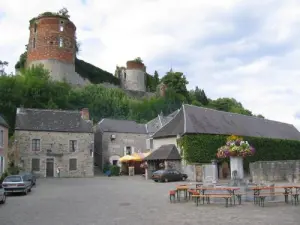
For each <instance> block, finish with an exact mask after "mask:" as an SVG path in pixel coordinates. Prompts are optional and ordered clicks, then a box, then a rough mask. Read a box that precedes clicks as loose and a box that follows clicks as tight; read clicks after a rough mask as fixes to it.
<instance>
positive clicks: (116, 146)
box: [95, 111, 178, 169]
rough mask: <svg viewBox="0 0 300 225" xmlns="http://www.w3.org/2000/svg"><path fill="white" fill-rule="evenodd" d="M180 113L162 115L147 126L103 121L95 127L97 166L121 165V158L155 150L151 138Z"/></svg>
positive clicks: (110, 120) (125, 121)
mask: <svg viewBox="0 0 300 225" xmlns="http://www.w3.org/2000/svg"><path fill="white" fill-rule="evenodd" d="M177 112H178V111H175V112H173V113H172V114H170V115H167V116H164V115H163V114H162V113H161V114H159V115H158V116H157V117H155V118H154V119H153V120H151V121H149V122H148V123H146V124H138V123H136V122H134V121H129V120H115V119H103V120H101V121H100V122H99V123H98V124H97V125H96V127H95V164H96V165H97V166H98V167H100V168H102V169H103V166H104V165H105V163H110V164H119V158H121V157H123V156H124V155H127V154H132V153H134V152H147V151H149V150H153V141H152V139H151V138H150V136H151V135H152V134H153V133H155V132H156V131H157V130H159V129H160V128H161V127H162V126H164V125H165V124H166V123H167V122H169V121H170V120H171V119H172V118H173V117H174V116H175V115H176V113H177Z"/></svg>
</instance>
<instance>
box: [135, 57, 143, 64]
mask: <svg viewBox="0 0 300 225" xmlns="http://www.w3.org/2000/svg"><path fill="white" fill-rule="evenodd" d="M133 61H135V62H137V63H143V60H142V59H141V57H136V58H135V59H134V60H133Z"/></svg>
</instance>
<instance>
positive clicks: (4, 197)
mask: <svg viewBox="0 0 300 225" xmlns="http://www.w3.org/2000/svg"><path fill="white" fill-rule="evenodd" d="M5 201H6V195H5V194H4V195H3V198H2V200H1V201H0V204H4V203H5Z"/></svg>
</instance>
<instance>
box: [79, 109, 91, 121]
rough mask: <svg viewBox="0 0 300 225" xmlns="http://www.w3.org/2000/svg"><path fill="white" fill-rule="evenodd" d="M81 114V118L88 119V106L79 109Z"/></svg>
mask: <svg viewBox="0 0 300 225" xmlns="http://www.w3.org/2000/svg"><path fill="white" fill-rule="evenodd" d="M80 114H81V118H82V119H84V120H90V113H89V109H88V108H83V109H82V110H81V111H80Z"/></svg>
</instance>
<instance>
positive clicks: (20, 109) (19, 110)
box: [17, 105, 25, 114]
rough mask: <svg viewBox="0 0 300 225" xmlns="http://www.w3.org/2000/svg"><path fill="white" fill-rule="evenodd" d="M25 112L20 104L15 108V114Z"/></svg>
mask: <svg viewBox="0 0 300 225" xmlns="http://www.w3.org/2000/svg"><path fill="white" fill-rule="evenodd" d="M22 113H25V110H24V107H23V106H22V105H20V108H17V114H22Z"/></svg>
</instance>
